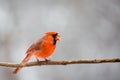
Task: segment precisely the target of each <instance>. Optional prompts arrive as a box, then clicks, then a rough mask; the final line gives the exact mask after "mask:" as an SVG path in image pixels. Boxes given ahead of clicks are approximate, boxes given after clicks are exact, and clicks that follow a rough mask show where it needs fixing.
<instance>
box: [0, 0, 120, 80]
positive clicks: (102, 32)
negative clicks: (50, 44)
mask: <svg viewBox="0 0 120 80" xmlns="http://www.w3.org/2000/svg"><path fill="white" fill-rule="evenodd" d="M47 31H56V32H58V33H60V34H61V37H62V39H61V41H59V42H58V43H57V49H56V51H55V53H54V55H53V56H52V57H50V59H51V60H68V59H70V60H72V59H96V58H117V57H120V0H0V62H10V63H20V62H21V61H22V59H23V58H24V57H25V56H26V54H25V52H26V50H27V48H28V47H29V46H30V45H31V44H32V43H33V42H35V41H36V40H37V39H39V38H40V37H41V36H43V35H44V33H45V32H47ZM31 61H35V59H34V58H32V59H31ZM13 70H14V68H9V67H0V80H120V71H119V70H120V64H119V63H106V64H78V65H67V66H60V65H59V66H35V67H28V68H24V69H23V70H21V72H20V73H19V74H17V75H13V74H12V71H13Z"/></svg>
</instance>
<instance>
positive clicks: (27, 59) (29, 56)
mask: <svg viewBox="0 0 120 80" xmlns="http://www.w3.org/2000/svg"><path fill="white" fill-rule="evenodd" d="M31 57H32V55H31V54H27V56H26V57H25V58H24V59H23V61H22V62H21V63H20V64H24V63H27V62H28V61H29V60H30V58H31ZM21 69H22V67H18V68H16V69H15V70H14V71H13V74H17V73H18V72H19V71H20V70H21Z"/></svg>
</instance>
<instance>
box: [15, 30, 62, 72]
mask: <svg viewBox="0 0 120 80" xmlns="http://www.w3.org/2000/svg"><path fill="white" fill-rule="evenodd" d="M58 40H60V34H59V33H57V32H46V33H45V35H44V36H43V37H42V38H40V39H38V41H36V42H35V43H33V44H32V45H31V46H30V47H29V48H28V49H27V51H26V54H27V55H26V57H25V58H24V59H23V60H22V62H21V63H20V64H24V63H27V62H28V61H29V60H30V59H31V57H33V56H34V57H35V58H36V59H37V61H38V62H40V61H39V59H40V58H43V59H45V61H48V59H47V58H49V57H50V56H52V55H53V52H54V51H55V49H56V43H57V41H58ZM21 69H22V67H17V68H16V69H15V70H14V71H13V74H17V73H18V72H19V71H20V70H21Z"/></svg>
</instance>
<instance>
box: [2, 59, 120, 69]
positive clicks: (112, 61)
mask: <svg viewBox="0 0 120 80" xmlns="http://www.w3.org/2000/svg"><path fill="white" fill-rule="evenodd" d="M115 62H120V58H109V59H92V60H54V61H40V62H28V63H25V64H13V63H7V62H0V66H4V67H30V66H42V65H68V64H97V63H115Z"/></svg>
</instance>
